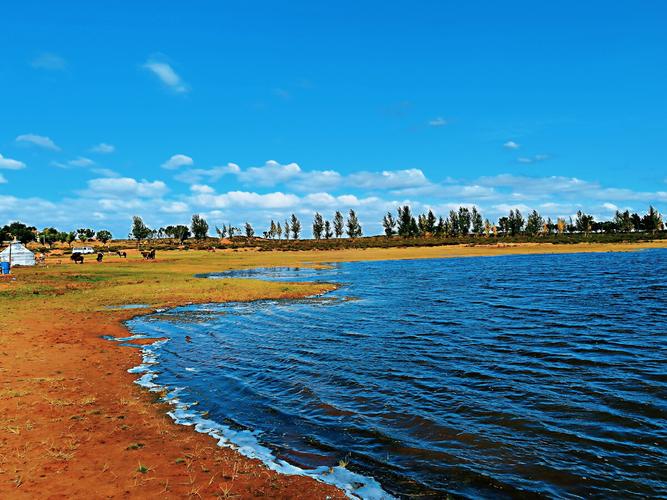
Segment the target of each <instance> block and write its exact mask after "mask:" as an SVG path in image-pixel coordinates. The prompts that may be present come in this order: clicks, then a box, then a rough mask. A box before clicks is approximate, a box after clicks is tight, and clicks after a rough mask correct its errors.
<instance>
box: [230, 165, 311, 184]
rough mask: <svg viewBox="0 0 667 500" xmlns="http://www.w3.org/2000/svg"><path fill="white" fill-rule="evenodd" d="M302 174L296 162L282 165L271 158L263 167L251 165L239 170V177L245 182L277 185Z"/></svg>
mask: <svg viewBox="0 0 667 500" xmlns="http://www.w3.org/2000/svg"><path fill="white" fill-rule="evenodd" d="M300 174H301V167H299V165H297V164H296V163H288V164H287V165H281V164H280V163H278V162H277V161H275V160H269V161H267V162H266V163H265V164H264V166H262V167H250V168H248V169H247V170H244V171H239V172H238V178H239V180H240V181H241V182H243V183H244V184H253V185H259V186H275V185H277V184H282V183H285V182H287V181H289V180H291V179H293V178H294V177H297V176H298V175H300Z"/></svg>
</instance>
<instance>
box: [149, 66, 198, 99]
mask: <svg viewBox="0 0 667 500" xmlns="http://www.w3.org/2000/svg"><path fill="white" fill-rule="evenodd" d="M142 67H143V68H144V69H146V70H148V71H150V72H151V73H152V74H153V75H155V76H156V77H157V78H158V79H159V80H160V82H162V84H164V86H165V87H167V88H168V89H170V90H172V91H173V92H176V93H179V94H183V93H186V92H188V91H189V90H190V89H189V87H188V86H187V84H186V83H185V82H184V81H183V79H182V78H181V77H180V75H179V74H178V73H176V71H175V70H174V68H172V67H171V65H170V64H168V63H167V62H164V61H161V60H158V59H149V60H148V61H146V62H145V63H144V64H143V65H142Z"/></svg>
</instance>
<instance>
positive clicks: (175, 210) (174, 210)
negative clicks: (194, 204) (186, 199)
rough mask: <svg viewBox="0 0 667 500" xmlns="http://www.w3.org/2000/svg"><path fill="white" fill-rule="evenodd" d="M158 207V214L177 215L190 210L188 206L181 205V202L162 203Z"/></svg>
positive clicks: (185, 204)
mask: <svg viewBox="0 0 667 500" xmlns="http://www.w3.org/2000/svg"><path fill="white" fill-rule="evenodd" d="M159 206H160V212H164V213H166V214H179V213H183V212H187V211H188V210H190V207H189V206H188V204H187V203H183V202H182V201H171V202H164V203H161V204H160V205H159Z"/></svg>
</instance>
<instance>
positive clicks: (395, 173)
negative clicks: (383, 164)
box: [346, 168, 429, 189]
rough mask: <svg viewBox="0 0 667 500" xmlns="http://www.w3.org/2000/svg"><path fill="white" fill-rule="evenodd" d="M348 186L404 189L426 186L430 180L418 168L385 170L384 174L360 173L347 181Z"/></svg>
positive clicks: (350, 176) (352, 175) (349, 177)
mask: <svg viewBox="0 0 667 500" xmlns="http://www.w3.org/2000/svg"><path fill="white" fill-rule="evenodd" d="M346 184H347V185H350V186H354V187H356V188H361V189H403V188H410V187H418V186H425V185H427V184H429V181H428V179H427V178H426V176H425V175H424V172H422V171H421V170H420V169H418V168H410V169H406V170H384V171H382V172H358V173H355V174H351V175H349V176H348V177H347V179H346Z"/></svg>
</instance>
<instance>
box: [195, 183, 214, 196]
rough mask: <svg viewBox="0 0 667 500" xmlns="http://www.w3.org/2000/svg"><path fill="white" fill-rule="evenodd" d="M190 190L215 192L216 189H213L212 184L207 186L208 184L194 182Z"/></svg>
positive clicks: (204, 192) (206, 192)
mask: <svg viewBox="0 0 667 500" xmlns="http://www.w3.org/2000/svg"><path fill="white" fill-rule="evenodd" d="M190 191H192V192H193V193H201V194H211V193H214V192H215V189H213V188H212V187H211V186H207V185H206V184H193V185H192V186H190Z"/></svg>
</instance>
